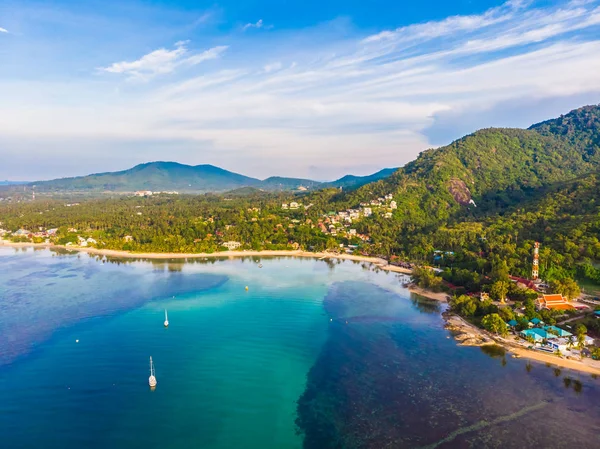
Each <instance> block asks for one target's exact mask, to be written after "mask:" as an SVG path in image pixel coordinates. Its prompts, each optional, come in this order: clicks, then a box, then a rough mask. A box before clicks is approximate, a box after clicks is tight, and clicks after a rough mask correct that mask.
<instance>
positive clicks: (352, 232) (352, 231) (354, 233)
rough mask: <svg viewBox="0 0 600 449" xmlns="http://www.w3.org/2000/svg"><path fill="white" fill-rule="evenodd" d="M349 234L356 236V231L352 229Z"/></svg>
mask: <svg viewBox="0 0 600 449" xmlns="http://www.w3.org/2000/svg"><path fill="white" fill-rule="evenodd" d="M348 234H350V235H356V229H350V230H349V231H348Z"/></svg>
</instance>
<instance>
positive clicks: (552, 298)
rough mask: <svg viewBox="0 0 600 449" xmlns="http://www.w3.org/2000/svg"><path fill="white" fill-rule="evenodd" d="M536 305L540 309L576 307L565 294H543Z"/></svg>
mask: <svg viewBox="0 0 600 449" xmlns="http://www.w3.org/2000/svg"><path fill="white" fill-rule="evenodd" d="M536 307H537V308H538V309H540V310H541V309H550V310H569V309H574V308H575V307H573V306H572V305H571V304H569V301H567V298H565V297H563V295H558V294H554V295H542V296H541V298H538V300H537V301H536Z"/></svg>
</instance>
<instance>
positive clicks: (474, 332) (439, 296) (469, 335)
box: [0, 240, 600, 375]
mask: <svg viewBox="0 0 600 449" xmlns="http://www.w3.org/2000/svg"><path fill="white" fill-rule="evenodd" d="M0 246H7V247H13V248H27V247H32V248H49V249H52V248H56V249H63V250H67V251H78V252H83V253H88V254H94V255H99V256H107V257H122V258H130V259H198V258H217V257H221V258H223V257H230V258H235V257H308V258H313V259H341V260H351V261H357V262H366V263H371V264H373V265H375V266H377V267H378V268H379V269H381V270H386V271H392V272H395V273H404V274H410V273H411V270H409V269H407V268H402V267H397V266H395V265H390V264H389V262H388V261H387V260H385V259H381V258H378V257H368V256H356V255H352V254H336V253H328V252H310V251H302V250H278V251H221V252H216V253H187V254H186V253H135V252H130V251H119V250H112V249H98V248H88V247H81V246H64V245H53V244H47V243H14V242H9V241H6V240H0ZM409 290H410V291H411V292H413V293H416V294H418V295H421V296H424V297H426V298H430V299H434V300H436V301H440V302H448V294H447V293H444V292H440V293H436V292H432V291H429V290H426V289H422V288H420V287H417V286H415V285H411V286H410V287H409ZM444 318H445V320H446V327H447V328H448V329H449V330H451V331H453V332H455V339H456V340H457V341H459V342H460V344H461V345H463V346H482V345H486V344H498V345H500V346H502V347H504V348H505V349H506V350H507V351H509V352H510V353H512V354H515V355H517V356H519V357H523V358H528V359H531V360H536V361H538V362H542V363H550V364H552V365H555V366H558V367H562V368H568V369H572V370H576V371H581V372H585V373H590V374H597V375H600V362H595V361H592V360H589V359H584V361H578V360H571V359H566V358H562V357H558V356H555V355H552V354H547V353H544V352H541V351H534V350H530V349H526V348H524V347H522V346H520V345H518V344H517V343H515V342H510V341H507V340H505V339H503V338H500V337H497V336H494V335H491V334H489V333H488V332H486V331H485V330H483V329H479V328H477V327H475V326H473V325H472V324H471V323H468V322H467V321H465V320H463V319H462V318H461V317H459V316H457V315H454V314H448V315H445V316H444Z"/></svg>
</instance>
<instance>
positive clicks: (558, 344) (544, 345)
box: [447, 242, 600, 373]
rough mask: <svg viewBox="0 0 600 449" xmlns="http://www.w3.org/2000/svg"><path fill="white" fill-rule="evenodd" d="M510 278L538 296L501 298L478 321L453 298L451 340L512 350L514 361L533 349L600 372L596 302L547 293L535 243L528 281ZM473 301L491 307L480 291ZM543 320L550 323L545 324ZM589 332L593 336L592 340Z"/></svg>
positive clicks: (449, 324) (598, 302)
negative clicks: (530, 297)
mask: <svg viewBox="0 0 600 449" xmlns="http://www.w3.org/2000/svg"><path fill="white" fill-rule="evenodd" d="M509 279H510V282H512V283H514V284H516V286H517V287H518V288H519V289H522V290H523V291H525V290H528V291H531V292H535V293H536V296H537V298H536V299H535V300H534V301H533V304H531V303H529V304H528V303H527V302H525V303H522V302H518V301H512V300H508V299H505V298H501V299H500V300H499V301H498V302H495V303H494V305H493V306H492V307H493V308H495V309H496V310H497V312H495V313H490V314H487V315H485V316H483V317H482V318H481V320H480V321H479V322H477V320H473V319H470V318H469V314H468V313H466V312H465V310H466V309H465V308H464V304H465V302H464V301H465V300H463V299H462V298H465V297H464V296H463V297H460V298H456V297H455V298H454V299H453V300H451V304H452V309H453V310H454V313H455V315H454V314H452V313H450V314H449V315H448V316H447V328H448V329H450V330H451V331H454V332H455V333H456V334H455V338H456V339H457V340H458V341H460V342H461V344H463V345H473V346H481V345H486V344H490V343H497V344H500V345H501V346H504V347H505V348H506V349H508V350H509V351H512V352H513V356H514V357H520V356H525V357H527V356H532V354H533V353H532V352H531V351H533V352H534V353H538V354H545V355H546V356H547V355H550V356H551V358H550V359H548V358H547V357H546V356H544V355H541V356H540V357H536V356H533V357H532V358H540V359H544V360H552V357H554V358H561V359H564V360H570V361H579V362H584V364H586V365H588V366H592V368H590V369H592V370H596V371H597V372H598V373H600V362H597V360H600V348H599V347H598V346H597V344H596V343H597V337H598V329H600V298H597V297H592V296H590V295H585V294H580V295H578V296H577V297H576V298H572V299H569V298H567V297H566V296H564V295H563V294H561V293H547V291H548V289H549V288H550V286H549V285H548V284H547V283H545V282H543V281H542V280H541V279H540V277H539V243H537V242H536V244H535V246H534V252H533V260H532V271H531V279H525V278H520V277H516V276H509ZM471 296H474V295H471ZM474 300H475V301H476V302H477V303H478V304H477V307H479V304H481V305H482V306H483V305H484V304H485V305H486V306H487V307H489V305H490V304H492V301H491V300H490V295H489V293H487V292H483V291H482V292H480V293H479V295H478V296H477V297H476V299H475V298H474ZM532 305H534V307H531V306H532ZM543 316H545V317H547V318H546V320H548V321H549V322H545V321H544V318H543ZM586 324H587V326H586ZM590 332H594V336H592V335H590V334H589V333H590ZM595 337H596V338H595ZM523 350H524V351H525V352H523ZM596 371H594V372H596Z"/></svg>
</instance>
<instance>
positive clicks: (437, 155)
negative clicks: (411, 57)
mask: <svg viewBox="0 0 600 449" xmlns="http://www.w3.org/2000/svg"><path fill="white" fill-rule="evenodd" d="M599 110H600V108H599V107H597V106H595V107H586V108H583V109H581V110H577V111H573V112H571V113H569V114H567V115H565V116H563V117H560V118H558V119H556V120H553V121H547V122H544V123H543V124H540V125H535V126H534V127H532V128H531V129H529V130H518V129H485V130H481V131H478V132H475V133H473V134H471V135H469V136H466V137H464V138H462V139H459V140H457V141H456V142H453V143H452V144H450V145H448V146H445V147H442V148H438V149H434V150H428V151H425V152H423V153H422V154H421V155H420V156H419V157H418V158H417V159H416V160H415V161H413V162H411V163H409V164H407V165H406V166H405V167H403V168H401V169H399V170H397V171H396V172H395V173H393V174H392V175H391V176H389V177H387V178H385V179H383V180H379V181H376V182H372V183H369V184H367V185H365V186H363V187H360V188H358V189H356V190H354V191H349V192H346V191H340V189H338V188H326V189H321V190H317V191H314V192H305V193H303V194H300V195H298V194H297V195H292V194H290V193H278V194H275V193H266V192H262V191H260V190H256V189H253V188H247V187H244V188H242V189H238V190H236V191H235V193H229V194H227V195H226V196H219V195H201V196H183V195H182V196H170V197H165V196H159V197H156V198H154V197H153V198H120V199H112V200H101V201H90V202H85V203H82V204H80V205H78V206H77V207H67V206H65V205H64V204H62V203H61V202H58V201H45V200H44V201H36V202H27V203H16V202H13V203H9V204H4V205H0V217H1V220H2V222H3V224H2V225H1V226H0V227H4V228H5V229H8V230H9V231H13V232H14V231H16V230H17V229H19V228H26V229H28V230H35V229H39V228H42V229H48V228H52V227H59V228H60V231H59V235H58V238H57V241H59V242H62V243H65V242H76V239H77V237H78V235H83V236H85V237H93V238H94V239H95V240H97V241H98V242H99V243H98V245H99V246H101V247H105V248H114V249H129V250H134V251H174V252H202V251H216V250H219V249H222V243H223V242H226V241H228V240H234V241H239V242H240V243H241V245H242V246H241V247H242V248H247V249H250V248H252V249H263V248H264V249H266V248H293V247H301V248H305V249H329V250H336V251H339V250H340V244H342V245H350V247H348V246H346V247H345V248H346V249H345V250H348V251H360V252H361V253H363V254H369V255H381V256H386V257H392V256H395V257H399V258H400V259H403V260H407V261H414V262H418V263H427V264H432V263H435V264H438V265H441V266H451V267H453V268H454V269H464V270H469V271H470V272H476V273H479V275H481V274H482V273H483V274H485V273H491V272H492V270H493V267H494V266H495V265H497V264H498V263H499V261H502V263H506V264H507V265H506V266H507V269H508V270H509V271H510V272H511V273H513V274H515V275H521V276H528V275H529V273H530V270H531V252H532V247H533V244H534V242H535V241H539V242H541V244H542V249H541V260H542V262H541V266H540V268H541V273H542V276H544V277H546V278H547V279H561V278H566V277H573V276H576V277H579V278H580V279H587V280H589V281H592V282H596V283H600V270H599V269H598V267H599V266H600V243H599V235H600V205H599V204H598V201H599V200H598V198H600V174H599V173H600V164H599V162H600V154H599V153H598V152H597V151H595V150H594V145H595V143H594V142H596V140H594V139H596V137H595V136H597V135H598V120H597V117H598V116H599V113H598V111H599ZM301 181H303V180H301ZM275 182H278V181H277V180H275ZM295 203H300V204H295ZM69 228H75V229H77V230H78V233H79V234H77V233H75V232H72V231H71V232H70V231H68V229H69Z"/></svg>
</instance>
